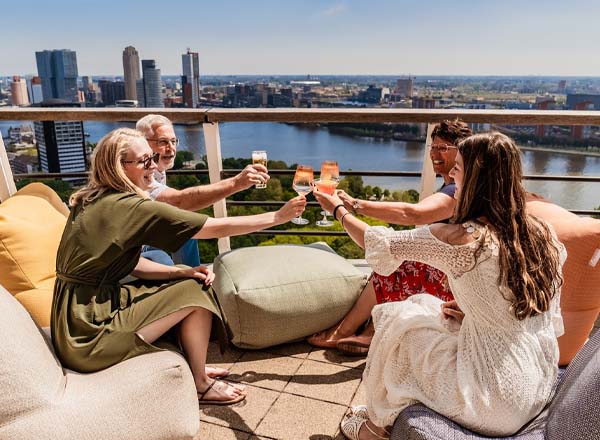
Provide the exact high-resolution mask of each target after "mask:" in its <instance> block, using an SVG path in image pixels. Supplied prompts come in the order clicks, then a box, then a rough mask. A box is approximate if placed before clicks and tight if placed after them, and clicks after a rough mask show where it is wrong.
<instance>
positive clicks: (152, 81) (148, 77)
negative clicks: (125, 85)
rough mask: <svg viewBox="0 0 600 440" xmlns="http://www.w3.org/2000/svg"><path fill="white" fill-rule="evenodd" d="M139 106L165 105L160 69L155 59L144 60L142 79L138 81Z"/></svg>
mask: <svg viewBox="0 0 600 440" xmlns="http://www.w3.org/2000/svg"><path fill="white" fill-rule="evenodd" d="M137 98H138V103H139V107H160V108H162V107H164V103H163V99H162V83H161V80H160V69H157V68H156V62H155V61H154V60H142V79H139V80H138V81H137Z"/></svg>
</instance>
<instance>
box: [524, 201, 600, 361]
mask: <svg viewBox="0 0 600 440" xmlns="http://www.w3.org/2000/svg"><path fill="white" fill-rule="evenodd" d="M527 209H528V211H529V213H530V214H533V215H536V216H538V217H541V218H543V219H544V220H546V221H547V222H549V223H550V224H551V225H552V226H553V227H554V230H555V231H556V235H557V236H558V239H559V240H560V241H561V242H562V243H563V244H564V245H565V248H566V249H567V261H565V265H564V267H563V287H562V292H561V298H560V306H561V308H562V316H563V321H564V325H565V334H564V335H563V336H562V337H560V338H559V339H558V345H559V348H560V360H559V362H560V365H566V364H568V363H569V362H571V360H572V359H573V357H574V356H575V354H576V353H577V351H579V349H580V348H581V347H582V346H583V344H584V343H585V341H586V340H587V338H588V337H589V334H590V331H591V330H592V327H593V326H594V321H595V320H596V317H597V316H598V312H600V263H597V265H596V266H592V265H590V260H592V258H593V256H594V252H595V251H596V249H598V248H600V220H597V219H592V218H587V217H578V216H576V215H575V214H573V213H570V212H568V211H567V210H565V209H563V208H561V207H559V206H557V205H554V204H552V203H549V202H547V201H544V200H537V201H531V202H529V203H527Z"/></svg>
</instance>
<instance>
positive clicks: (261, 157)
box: [252, 150, 267, 189]
mask: <svg viewBox="0 0 600 440" xmlns="http://www.w3.org/2000/svg"><path fill="white" fill-rule="evenodd" d="M252 164H253V165H256V164H260V165H264V167H265V168H266V167H267V152H266V151H264V150H254V151H253V152H252ZM266 187H267V184H266V183H257V184H256V185H254V188H256V189H265V188H266Z"/></svg>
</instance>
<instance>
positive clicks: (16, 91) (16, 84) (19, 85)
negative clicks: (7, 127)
mask: <svg viewBox="0 0 600 440" xmlns="http://www.w3.org/2000/svg"><path fill="white" fill-rule="evenodd" d="M10 93H11V96H12V105H19V106H21V105H29V96H28V94H27V83H26V82H25V80H24V79H23V78H21V77H20V76H13V77H12V82H11V83H10Z"/></svg>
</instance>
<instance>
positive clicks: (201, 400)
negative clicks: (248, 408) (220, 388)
mask: <svg viewBox="0 0 600 440" xmlns="http://www.w3.org/2000/svg"><path fill="white" fill-rule="evenodd" d="M217 382H221V383H224V384H226V385H227V386H230V387H233V385H231V384H229V383H227V382H225V381H222V380H217V379H215V380H213V382H212V383H211V384H210V385H209V386H208V387H207V388H206V389H205V390H204V391H203V392H200V391H198V403H199V404H200V405H233V404H234V403H239V402H241V401H242V400H244V399H245V398H246V394H245V393H243V394H240V395H239V396H237V397H234V398H232V399H229V400H215V399H204V396H205V395H206V393H208V392H209V391H210V390H211V389H212V387H213V386H214V385H215V383H217Z"/></svg>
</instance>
